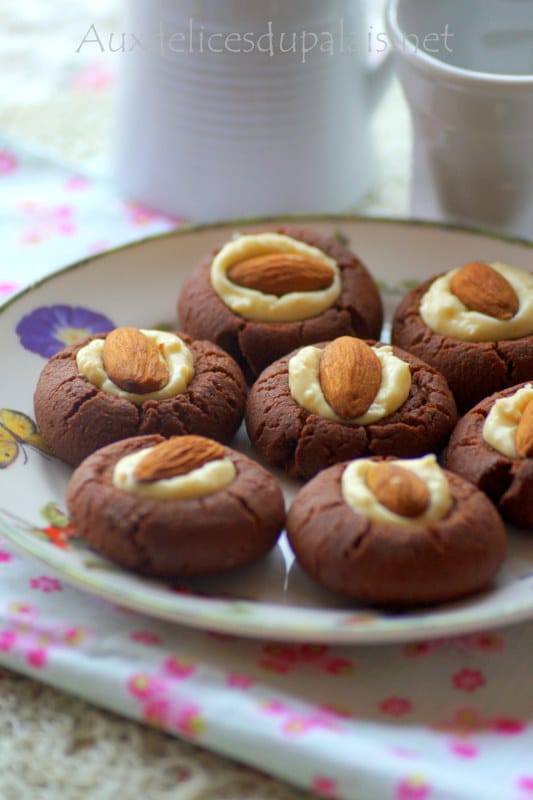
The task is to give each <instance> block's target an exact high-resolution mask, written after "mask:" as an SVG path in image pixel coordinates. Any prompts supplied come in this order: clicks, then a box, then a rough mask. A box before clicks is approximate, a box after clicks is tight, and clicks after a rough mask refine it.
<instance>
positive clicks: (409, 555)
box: [287, 456, 505, 607]
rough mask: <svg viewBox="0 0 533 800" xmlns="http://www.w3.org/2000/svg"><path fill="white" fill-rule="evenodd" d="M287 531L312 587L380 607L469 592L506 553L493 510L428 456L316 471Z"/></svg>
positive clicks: (301, 494) (501, 529)
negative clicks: (328, 590) (316, 582)
mask: <svg viewBox="0 0 533 800" xmlns="http://www.w3.org/2000/svg"><path fill="white" fill-rule="evenodd" d="M391 468H392V471H391ZM287 532H288V536H289V541H290V544H291V546H292V548H293V550H294V552H295V554H296V558H297V559H298V561H299V563H300V564H301V566H302V567H303V569H304V570H305V571H306V572H307V573H308V574H309V575H310V576H311V577H312V578H314V579H315V580H316V581H318V582H319V583H320V584H322V585H323V586H325V587H326V588H327V589H330V590H332V591H335V592H340V593H341V594H344V595H347V596H349V597H352V598H354V599H355V600H358V601H362V602H364V603H370V604H373V605H380V606H391V607H394V606H396V607H402V606H410V605H420V604H430V603H444V602H447V601H451V600H455V599H456V598H458V597H461V596H463V595H467V594H470V593H473V592H477V591H479V590H480V589H483V588H485V587H487V586H488V585H489V584H490V583H491V581H492V580H493V578H494V576H495V574H496V572H497V570H498V568H499V567H500V565H501V563H502V561H503V558H504V552H505V528H504V526H503V523H502V521H501V519H500V516H499V515H498V513H497V511H496V509H495V508H494V506H493V505H492V503H491V502H490V501H489V500H488V499H487V497H486V496H485V495H484V494H482V493H481V492H480V491H478V490H477V489H476V488H475V487H474V486H472V485H471V484H470V483H468V482H467V481H465V480H463V479H462V478H460V477H458V476H457V475H454V474H452V473H450V472H445V471H444V470H441V469H440V467H438V465H437V464H436V461H435V458H434V456H427V457H425V458H423V459H419V460H417V461H395V460H389V459H388V460H378V459H361V460H359V461H354V462H348V463H344V464H337V465H335V466H334V467H331V468H330V469H327V470H325V471H324V472H321V473H320V475H317V476H316V477H315V478H313V480H312V481H310V482H309V483H308V484H306V486H304V487H303V488H302V489H301V490H300V492H299V493H298V495H297V496H296V499H295V500H294V502H293V504H292V506H291V508H290V511H289V513H288V516H287Z"/></svg>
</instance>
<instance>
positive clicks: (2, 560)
mask: <svg viewBox="0 0 533 800" xmlns="http://www.w3.org/2000/svg"><path fill="white" fill-rule="evenodd" d="M12 560H13V556H12V555H11V553H8V552H7V550H0V564H9V562H10V561H12Z"/></svg>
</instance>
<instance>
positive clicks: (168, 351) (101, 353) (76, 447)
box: [34, 328, 246, 467]
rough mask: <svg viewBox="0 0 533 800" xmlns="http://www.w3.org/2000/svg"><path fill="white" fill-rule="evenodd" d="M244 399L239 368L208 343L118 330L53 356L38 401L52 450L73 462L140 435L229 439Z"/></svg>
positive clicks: (38, 412) (40, 419)
mask: <svg viewBox="0 0 533 800" xmlns="http://www.w3.org/2000/svg"><path fill="white" fill-rule="evenodd" d="M245 398H246V384H245V381H244V378H243V375H242V372H241V370H240V368H239V367H238V366H237V364H236V363H235V362H234V361H233V359H232V358H231V357H230V356H229V355H228V354H227V353H225V352H224V351H223V350H221V349H220V348H219V347H217V346H216V345H214V344H212V343H211V342H202V341H194V340H193V339H191V338H190V337H189V336H186V335H179V336H178V335H177V334H169V333H164V332H161V331H143V332H141V331H139V330H137V329H135V328H117V329H115V331H112V332H111V333H109V334H101V335H96V336H91V337H89V338H87V339H84V340H83V341H82V342H79V343H77V344H75V345H72V346H70V347H66V348H65V349H64V350H61V351H60V352H59V353H57V355H55V356H54V357H53V358H51V359H50V361H48V363H47V364H46V365H45V367H44V369H43V370H42V372H41V375H40V377H39V381H38V383H37V388H36V390H35V395H34V407H35V418H36V420H37V425H38V427H39V430H40V431H41V433H42V435H43V436H44V438H45V440H46V442H47V444H48V446H49V447H50V449H51V451H52V453H53V454H54V455H56V456H57V457H58V458H60V459H62V460H63V461H65V462H66V463H67V464H70V465H71V466H74V467H75V466H77V465H78V464H79V463H80V462H81V461H82V460H83V459H84V458H85V457H86V456H88V455H89V454H90V453H92V452H94V450H97V449H98V448H99V447H103V446H104V445H107V444H110V443H111V442H115V441H118V440H119V439H126V438H128V437H130V436H138V435H142V434H149V433H159V434H161V435H162V436H165V437H168V436H176V435H182V434H186V433H195V434H199V435H202V436H208V437H211V438H213V439H217V440H219V441H221V442H229V441H230V440H231V438H232V437H233V435H234V434H235V432H236V430H237V428H238V427H239V425H240V423H241V420H242V415H243V412H244V403H245Z"/></svg>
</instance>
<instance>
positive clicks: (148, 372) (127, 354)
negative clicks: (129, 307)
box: [102, 328, 170, 394]
mask: <svg viewBox="0 0 533 800" xmlns="http://www.w3.org/2000/svg"><path fill="white" fill-rule="evenodd" d="M102 360H103V363H104V369H105V371H106V372H107V375H108V377H109V378H110V379H111V380H112V381H113V383H114V384H116V386H118V387H119V388H120V389H123V390H124V391H125V392H132V393H133V394H147V393H148V392H157V391H158V390H159V389H162V388H163V386H166V384H167V383H168V381H169V378H170V373H169V371H168V367H167V364H166V361H165V360H164V358H163V357H162V356H161V353H160V352H159V350H158V348H157V345H156V344H154V342H152V341H150V339H147V338H146V336H145V335H144V334H143V333H141V332H140V331H139V330H137V328H116V329H115V330H114V331H111V333H109V334H108V335H107V336H106V339H105V342H104V349H103V352H102Z"/></svg>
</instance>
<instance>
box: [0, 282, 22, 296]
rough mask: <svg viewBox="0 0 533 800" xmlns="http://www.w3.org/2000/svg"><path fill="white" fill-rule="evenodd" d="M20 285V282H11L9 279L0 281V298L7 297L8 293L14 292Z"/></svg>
mask: <svg viewBox="0 0 533 800" xmlns="http://www.w3.org/2000/svg"><path fill="white" fill-rule="evenodd" d="M21 286H22V284H21V283H12V282H11V281H3V282H0V298H1V299H3V298H5V297H9V295H10V294H13V293H14V292H16V291H17V289H20V287H21Z"/></svg>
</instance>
